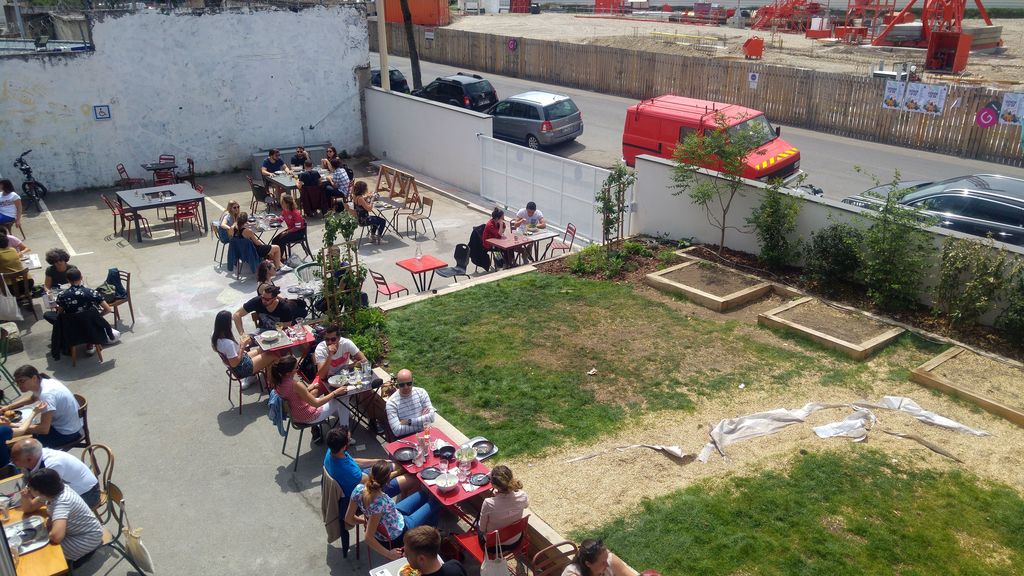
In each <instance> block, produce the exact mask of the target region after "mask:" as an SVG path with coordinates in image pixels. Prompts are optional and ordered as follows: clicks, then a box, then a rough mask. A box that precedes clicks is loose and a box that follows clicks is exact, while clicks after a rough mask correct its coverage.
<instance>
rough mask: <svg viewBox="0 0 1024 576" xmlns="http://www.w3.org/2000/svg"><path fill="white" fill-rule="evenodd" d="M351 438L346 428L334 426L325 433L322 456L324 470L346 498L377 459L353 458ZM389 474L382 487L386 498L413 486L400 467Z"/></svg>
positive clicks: (413, 483) (410, 479) (412, 482)
mask: <svg viewBox="0 0 1024 576" xmlns="http://www.w3.org/2000/svg"><path fill="white" fill-rule="evenodd" d="M351 442H352V437H351V435H350V434H349V431H348V426H345V425H344V424H342V425H339V426H335V427H334V428H331V429H330V430H329V431H328V432H327V454H326V455H325V456H324V468H325V469H326V470H327V473H328V474H330V475H331V478H334V481H335V482H337V483H338V486H341V491H342V492H343V493H344V494H345V497H346V498H348V497H349V496H351V495H352V490H354V489H355V487H356V486H358V485H359V484H360V483H361V482H362V481H363V478H364V477H365V476H366V471H367V470H369V469H370V468H372V467H373V465H374V464H376V463H377V461H378V460H380V459H379V458H373V459H370V458H353V457H352V455H351V454H349V453H348V447H349V444H351ZM396 468H397V469H396V470H395V471H394V472H392V473H391V480H390V481H389V482H388V483H387V485H386V486H384V493H385V494H387V495H388V496H392V497H394V496H397V495H398V494H401V493H405V492H407V491H408V490H411V489H413V488H414V486H415V484H416V483H415V482H414V481H413V479H412V478H411V477H409V476H408V475H407V474H405V473H404V472H403V471H402V469H401V468H400V467H396Z"/></svg>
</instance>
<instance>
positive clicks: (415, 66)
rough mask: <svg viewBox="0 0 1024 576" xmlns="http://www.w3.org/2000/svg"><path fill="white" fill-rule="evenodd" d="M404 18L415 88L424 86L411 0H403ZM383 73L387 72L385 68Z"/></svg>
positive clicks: (401, 2) (418, 88)
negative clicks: (413, 25)
mask: <svg viewBox="0 0 1024 576" xmlns="http://www.w3.org/2000/svg"><path fill="white" fill-rule="evenodd" d="M399 3H400V4H401V5H402V20H403V21H404V22H405V43H406V44H408V46H409V66H411V67H412V87H413V90H420V89H422V88H423V79H422V77H421V76H420V53H419V50H417V49H416V33H415V32H414V31H413V28H412V10H409V0H401V1H400V2H399ZM381 73H386V72H384V71H383V70H382V71H381Z"/></svg>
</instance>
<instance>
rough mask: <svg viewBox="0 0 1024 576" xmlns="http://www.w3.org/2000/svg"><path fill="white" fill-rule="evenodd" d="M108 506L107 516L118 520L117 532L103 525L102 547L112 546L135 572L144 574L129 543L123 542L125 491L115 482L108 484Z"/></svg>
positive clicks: (125, 519) (125, 524) (125, 521)
mask: <svg viewBox="0 0 1024 576" xmlns="http://www.w3.org/2000/svg"><path fill="white" fill-rule="evenodd" d="M107 506H108V511H107V514H106V516H107V518H108V519H114V520H115V521H116V525H117V529H116V532H111V531H110V530H109V529H108V528H107V527H106V526H104V527H103V541H102V544H100V547H104V546H107V547H110V548H111V549H113V550H114V551H116V552H117V553H118V554H120V555H121V557H122V558H124V559H125V560H127V561H128V563H129V564H131V566H132V568H133V569H134V570H135V572H137V573H139V574H144V573H145V572H144V571H143V570H142V568H141V567H139V565H138V564H137V563H136V562H135V559H134V558H133V557H132V555H131V553H130V552H128V547H127V545H126V544H124V543H123V542H121V536H122V535H124V534H125V529H126V527H127V523H128V520H127V517H126V512H125V506H124V492H122V491H121V488H120V487H119V486H118V485H117V484H114V483H113V482H111V483H109V484H108V485H107ZM151 568H152V567H151ZM151 571H152V570H151Z"/></svg>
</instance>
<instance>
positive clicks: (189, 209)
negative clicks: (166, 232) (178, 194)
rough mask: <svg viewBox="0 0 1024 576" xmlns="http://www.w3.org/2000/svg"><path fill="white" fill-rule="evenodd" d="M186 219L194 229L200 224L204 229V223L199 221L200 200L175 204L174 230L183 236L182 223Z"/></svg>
mask: <svg viewBox="0 0 1024 576" xmlns="http://www.w3.org/2000/svg"><path fill="white" fill-rule="evenodd" d="M186 220H187V221H188V224H189V227H190V228H191V229H192V230H195V229H196V226H199V228H200V229H202V227H203V225H202V223H200V222H199V201H198V200H195V201H192V202H181V203H179V204H175V205H174V232H175V233H176V234H178V235H179V236H181V228H180V225H181V223H182V222H183V221H186Z"/></svg>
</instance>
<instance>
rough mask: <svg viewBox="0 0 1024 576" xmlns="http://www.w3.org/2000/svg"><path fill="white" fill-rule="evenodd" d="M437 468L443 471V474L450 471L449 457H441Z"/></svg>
mask: <svg viewBox="0 0 1024 576" xmlns="http://www.w3.org/2000/svg"><path fill="white" fill-rule="evenodd" d="M437 469H438V470H440V471H441V474H444V473H445V472H447V471H448V459H447V458H441V459H440V460H438V461H437Z"/></svg>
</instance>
